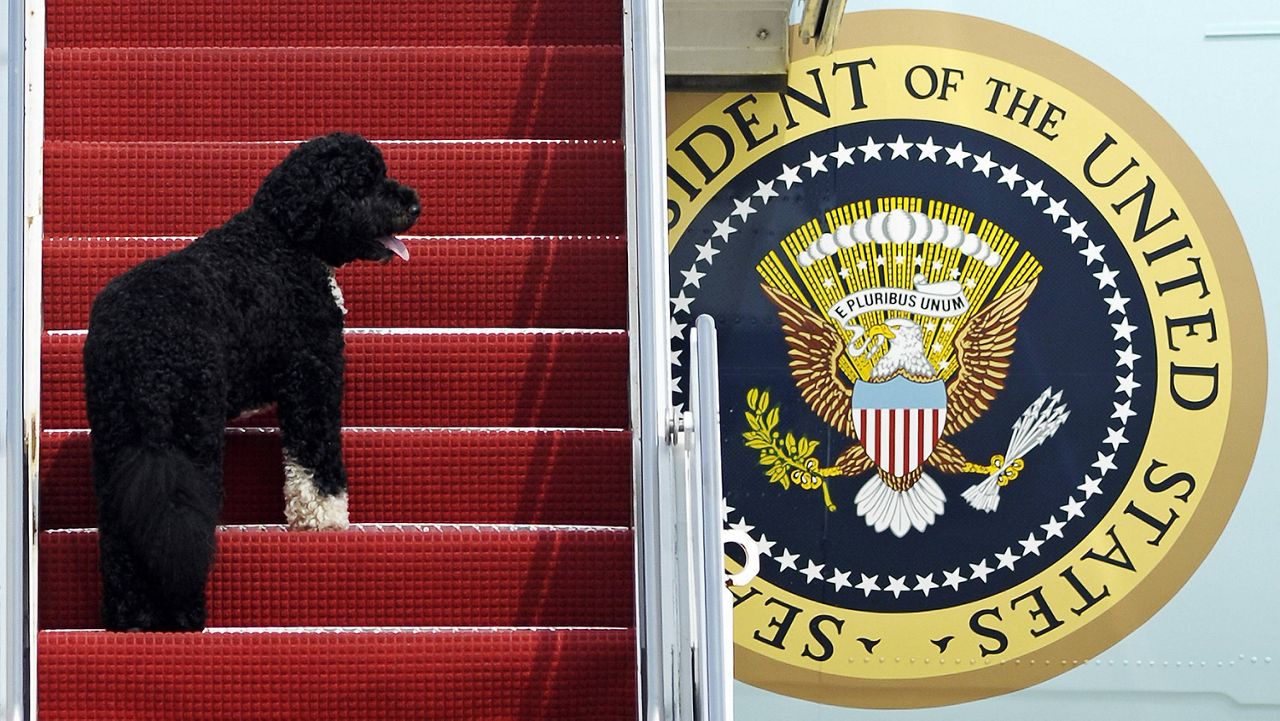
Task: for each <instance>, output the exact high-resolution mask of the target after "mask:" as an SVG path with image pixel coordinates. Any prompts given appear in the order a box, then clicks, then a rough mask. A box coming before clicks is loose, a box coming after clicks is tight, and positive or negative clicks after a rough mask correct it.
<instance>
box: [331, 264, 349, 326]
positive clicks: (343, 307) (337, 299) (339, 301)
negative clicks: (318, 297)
mask: <svg viewBox="0 0 1280 721" xmlns="http://www.w3.org/2000/svg"><path fill="white" fill-rule="evenodd" d="M329 293H330V294H331V295H332V296H333V302H334V305H336V306H338V310H340V311H342V314H343V315H346V314H347V303H346V301H345V300H344V299H343V298H342V288H339V287H338V278H337V276H336V275H334V273H333V268H330V269H329Z"/></svg>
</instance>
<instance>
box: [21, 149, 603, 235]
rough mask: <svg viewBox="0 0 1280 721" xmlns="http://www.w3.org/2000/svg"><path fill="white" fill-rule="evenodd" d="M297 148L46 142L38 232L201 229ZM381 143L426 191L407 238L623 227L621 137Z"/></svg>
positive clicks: (222, 216) (401, 172) (405, 175)
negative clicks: (418, 216) (591, 140)
mask: <svg viewBox="0 0 1280 721" xmlns="http://www.w3.org/2000/svg"><path fill="white" fill-rule="evenodd" d="M326 130H328V128H326ZM309 135H310V134H306V135H301V136H296V137H299V138H301V137H308V136H309ZM292 147H294V146H293V145H292V144H287V143H270V144H255V145H236V144H225V143H213V144H209V143H201V144H186V145H180V144H172V143H144V144H137V145H134V144H115V143H58V142H50V143H48V144H46V146H45V161H44V162H45V184H44V214H45V215H44V230H45V232H46V233H50V234H53V235H83V236H112V235H114V236H127V235H149V236H166V235H200V234H202V233H204V232H205V231H207V230H208V229H210V228H212V227H215V226H218V225H221V224H222V223H224V222H226V220H227V219H228V218H230V217H231V216H232V215H234V214H235V213H237V212H239V211H240V210H242V209H244V207H245V206H247V205H248V204H249V201H250V200H251V199H252V197H253V193H254V191H255V190H256V189H257V187H258V184H259V183H261V182H262V178H263V177H265V176H266V174H267V171H269V170H270V169H271V168H272V167H273V166H275V165H276V164H277V163H279V162H280V160H281V159H283V158H284V156H285V154H286V153H288V151H289V150H290V149H291V148H292ZM382 151H383V156H384V157H385V158H386V161H387V168H388V170H389V172H390V174H391V175H392V176H393V177H395V178H397V179H399V180H400V181H402V182H404V183H405V184H407V185H410V186H412V187H413V188H414V189H416V190H417V191H418V195H419V197H420V198H421V199H422V216H421V219H420V220H419V221H418V224H417V225H416V226H414V228H413V229H412V230H411V231H410V232H409V233H408V234H411V235H620V234H622V233H623V232H624V231H625V228H626V218H625V211H626V188H625V184H624V182H625V181H624V172H623V155H622V147H621V145H620V144H619V143H617V142H595V143H533V144H530V143H511V144H503V143H445V144H434V143H433V144H384V145H382Z"/></svg>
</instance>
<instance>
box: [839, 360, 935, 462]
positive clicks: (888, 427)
mask: <svg viewBox="0 0 1280 721" xmlns="http://www.w3.org/2000/svg"><path fill="white" fill-rule="evenodd" d="M946 422H947V386H946V383H945V382H943V381H940V380H938V381H933V382H931V383H916V382H915V381H912V380H909V379H907V378H903V377H902V376H899V377H897V378H893V379H891V380H888V381H885V382H883V383H869V382H861V383H858V384H857V385H855V386H854V389H853V428H854V431H855V432H856V433H857V434H858V442H859V443H861V444H862V447H863V448H864V449H866V451H867V455H868V456H870V457H871V460H872V461H875V464H876V466H878V467H879V468H880V469H881V470H883V471H885V472H887V473H888V474H889V475H892V476H905V475H906V474H908V473H910V472H911V471H914V470H915V469H916V468H919V467H920V464H922V463H924V461H925V459H926V458H928V457H929V454H931V453H933V449H934V447H935V446H937V444H938V438H939V437H941V435H942V427H943V426H944V425H945V424H946Z"/></svg>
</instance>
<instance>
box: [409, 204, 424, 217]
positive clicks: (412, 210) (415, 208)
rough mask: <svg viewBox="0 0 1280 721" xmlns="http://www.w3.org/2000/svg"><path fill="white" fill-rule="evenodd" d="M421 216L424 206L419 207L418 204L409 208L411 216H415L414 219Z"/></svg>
mask: <svg viewBox="0 0 1280 721" xmlns="http://www.w3.org/2000/svg"><path fill="white" fill-rule="evenodd" d="M420 214H422V206H421V205H419V204H418V203H414V204H413V205H410V206H409V215H411V216H413V217H415V218H416V217H418V216H419V215H420Z"/></svg>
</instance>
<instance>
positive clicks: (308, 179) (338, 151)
mask: <svg viewBox="0 0 1280 721" xmlns="http://www.w3.org/2000/svg"><path fill="white" fill-rule="evenodd" d="M367 145H368V143H367V141H365V140H364V139H363V138H360V137H359V136H356V135H351V134H347V133H333V134H331V135H325V136H322V137H319V138H314V139H312V140H308V141H306V142H305V143H302V144H301V145H299V146H298V147H297V148H294V149H293V150H292V151H291V152H290V153H289V154H288V155H287V156H285V159H284V160H283V161H281V163H280V164H279V165H277V166H276V167H275V168H273V169H272V170H271V172H270V173H268V174H267V177H266V178H265V179H263V181H262V185H261V186H259V188H258V191H257V192H256V193H255V194H254V196H253V205H254V207H255V208H256V209H258V210H259V211H261V212H262V213H263V214H265V215H266V216H267V218H268V219H270V220H271V222H272V223H274V224H275V225H276V226H277V227H278V228H280V229H281V230H282V231H283V232H284V234H285V235H286V236H287V237H288V238H289V239H290V240H292V241H293V242H294V243H298V244H301V245H309V244H311V243H312V242H314V241H315V239H316V236H317V234H318V233H319V232H320V231H321V226H322V224H323V222H324V218H326V217H327V216H328V215H329V214H330V211H331V210H332V206H333V203H334V195H335V192H336V191H337V190H338V188H339V187H340V186H341V185H342V183H343V182H344V180H345V179H346V178H345V176H346V175H347V174H348V173H349V170H350V168H349V166H350V165H351V158H352V154H353V153H352V151H353V148H355V147H359V146H367Z"/></svg>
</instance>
